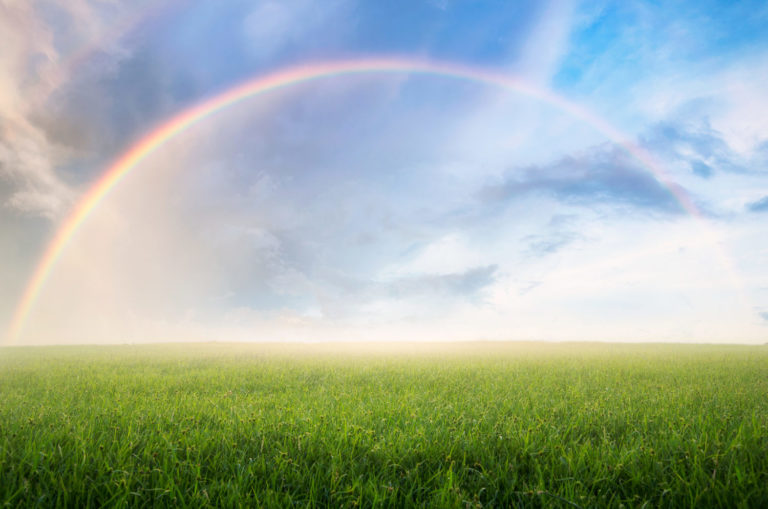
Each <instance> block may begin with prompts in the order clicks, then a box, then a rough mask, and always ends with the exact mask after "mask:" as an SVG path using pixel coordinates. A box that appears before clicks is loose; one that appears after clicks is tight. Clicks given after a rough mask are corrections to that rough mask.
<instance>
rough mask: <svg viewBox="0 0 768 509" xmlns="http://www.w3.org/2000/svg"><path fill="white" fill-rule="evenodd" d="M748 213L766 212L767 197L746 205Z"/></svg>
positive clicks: (767, 210)
mask: <svg viewBox="0 0 768 509" xmlns="http://www.w3.org/2000/svg"><path fill="white" fill-rule="evenodd" d="M747 210H749V211H750V212H768V196H763V197H762V198H760V199H759V200H757V201H755V202H752V203H750V204H749V205H747Z"/></svg>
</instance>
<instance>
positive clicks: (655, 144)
mask: <svg viewBox="0 0 768 509" xmlns="http://www.w3.org/2000/svg"><path fill="white" fill-rule="evenodd" d="M641 144H642V145H643V146H644V147H645V148H647V149H648V150H649V151H650V152H651V153H653V154H655V155H657V156H662V157H665V158H666V159H667V160H671V161H675V162H684V163H686V164H687V165H688V166H689V168H690V170H691V172H693V174H695V175H697V176H699V177H702V178H709V177H711V176H712V175H713V174H715V173H717V172H731V173H746V172H748V171H749V168H747V167H746V166H745V164H744V162H743V161H741V158H740V156H739V155H738V154H737V153H736V152H735V151H734V150H733V149H732V148H731V147H730V146H729V145H728V143H727V141H726V140H725V138H724V137H723V135H722V133H720V132H718V131H717V130H715V129H713V128H712V127H711V125H710V123H709V120H708V119H707V117H706V116H704V117H702V118H700V119H698V120H696V121H695V122H692V121H690V120H687V119H679V118H678V119H673V120H667V121H663V122H659V123H657V124H656V125H654V126H652V127H651V128H650V129H649V130H648V131H647V132H646V133H645V134H644V135H643V136H641Z"/></svg>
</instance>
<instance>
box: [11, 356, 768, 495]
mask: <svg viewBox="0 0 768 509" xmlns="http://www.w3.org/2000/svg"><path fill="white" fill-rule="evenodd" d="M0 503H2V504H4V505H5V506H9V507H18V506H34V505H41V506H53V505H58V506H69V507H82V506H88V505H89V506H103V505H108V506H134V507H149V506H151V507H155V506H166V505H168V506H171V505H172V506H177V505H182V506H183V505H186V506H201V505H210V506H216V507H235V506H242V505H245V506H252V505H253V506H275V507H288V506H298V507H316V506H320V507H342V506H343V507H352V506H363V507H368V506H390V507H391V506H397V507H402V506H439V507H481V506H483V507H509V506H517V507H584V508H586V507H691V506H695V507H768V347H759V346H756V347H745V346H701V345H697V346H693V345H691V346H683V345H618V344H523V343H462V344H427V345H406V344H401V345H390V346H387V345H382V344H377V345H367V346H366V347H363V346H345V345H341V344H326V345H298V344H293V345H231V344H216V343H213V344H192V345H160V346H110V347H40V348H5V349H0Z"/></svg>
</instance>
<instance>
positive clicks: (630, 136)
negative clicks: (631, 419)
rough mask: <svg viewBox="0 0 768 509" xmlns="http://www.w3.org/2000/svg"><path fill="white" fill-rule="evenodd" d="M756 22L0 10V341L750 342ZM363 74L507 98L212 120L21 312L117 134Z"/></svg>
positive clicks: (400, 100)
mask: <svg viewBox="0 0 768 509" xmlns="http://www.w3.org/2000/svg"><path fill="white" fill-rule="evenodd" d="M766 25H768V4H766V3H765V2H763V1H743V2H730V1H728V2H725V1H722V2H720V1H670V2H663V3H660V2H650V1H635V0H622V1H589V2H579V1H576V0H573V1H571V0H550V1H542V0H537V1H514V2H508V1H499V0H485V1H484V0H476V1H450V0H408V1H404V0H403V1H388V2H370V1H362V0H327V1H324V2H312V1H310V0H280V1H278V0H266V1H250V0H248V1H245V0H243V1H240V0H228V1H224V2H222V1H221V0H137V1H132V2H118V1H110V0H66V1H64V0H40V1H38V0H0V247H1V248H2V249H0V267H2V268H1V269H0V341H1V342H3V343H4V344H15V345H27V344H29V345H32V344H75V343H140V342H154V341H324V340H334V341H371V340H375V341H446V340H546V341H651V342H668V341H674V342H697V343H699V342H704V343H707V342H723V343H765V342H766V341H768V263H766V260H767V259H768V235H766V232H767V231H768V228H766V225H768V123H767V121H766V118H768V88H766V86H765V84H766V83H768V32H767V31H766V30H765V29H764V27H765V26H766ZM376 58H400V59H409V60H416V61H420V62H433V63H434V62H438V63H443V64H446V65H454V66H462V67H464V68H470V69H474V70H477V72H479V73H487V74H488V73H489V74H491V75H493V76H497V77H501V78H504V79H510V80H512V79H514V80H517V82H519V83H524V84H525V87H523V88H524V89H526V90H533V91H535V92H534V93H526V92H524V90H523V91H521V90H510V89H508V88H504V87H499V86H496V85H493V84H489V83H488V82H480V81H478V80H473V79H466V77H464V78H462V77H457V76H446V75H436V74H429V73H407V72H388V73H359V74H353V75H350V74H347V75H333V76H325V77H322V78H319V79H316V80H313V81H308V82H304V83H297V84H293V85H291V86H286V87H283V88H281V89H279V90H275V91H271V92H267V93H264V94H260V95H255V96H253V97H250V98H246V99H244V100H242V101H239V102H237V103H236V104H235V105H233V106H231V107H229V108H223V109H221V110H219V111H217V112H215V114H212V115H209V116H207V117H206V118H205V119H203V120H201V121H199V122H197V123H195V124H194V125H191V126H190V127H189V128H188V129H186V130H184V131H183V132H181V133H179V134H178V135H176V136H173V137H172V138H171V139H169V140H168V141H167V142H165V143H163V144H162V145H161V146H159V147H158V148H157V149H156V150H154V151H153V152H152V153H151V154H150V155H148V156H147V157H146V158H144V159H143V160H142V161H141V162H140V163H139V164H137V165H135V167H134V168H132V169H131V171H130V172H129V173H128V174H126V176H125V177H124V178H123V179H121V180H120V182H119V183H118V184H117V185H115V186H114V188H112V189H111V190H110V191H109V192H108V193H107V194H106V195H105V196H104V198H103V199H101V200H100V201H99V202H98V204H97V206H96V207H95V208H94V209H93V210H92V211H91V212H90V213H89V214H88V215H87V217H85V219H84V220H83V221H82V222H81V224H80V225H79V227H78V228H77V230H76V232H75V233H74V234H73V235H72V236H71V237H70V238H68V241H67V243H66V245H65V247H64V249H63V250H62V251H61V253H60V254H59V255H58V257H57V258H56V261H55V264H54V265H53V266H52V268H51V270H50V273H49V274H48V276H47V277H46V278H45V280H44V282H43V284H42V286H41V287H40V289H39V292H38V293H37V295H36V296H35V298H34V299H33V300H32V301H31V305H30V306H29V309H28V313H27V312H25V313H24V314H23V317H22V320H21V321H20V320H19V307H20V302H21V300H22V296H23V295H24V293H25V290H26V289H28V288H29V285H30V280H31V278H32V277H33V274H34V273H35V270H36V268H37V267H38V266H39V264H40V261H41V259H42V257H43V255H44V253H45V250H46V247H47V246H48V245H49V244H50V242H51V241H52V239H53V238H54V237H55V235H56V232H57V231H58V230H59V229H60V227H61V226H62V225H63V224H65V222H66V219H67V218H68V217H70V215H71V214H72V211H73V210H75V208H76V207H77V205H78V203H81V200H82V199H83V197H85V196H86V195H87V193H88V191H89V189H91V188H92V186H94V184H95V183H96V182H97V181H98V179H99V177H100V176H102V175H104V174H105V172H106V171H107V170H108V169H109V168H110V166H111V165H112V164H113V163H114V161H116V160H118V159H119V158H120V156H121V155H122V154H125V153H126V152H127V151H128V150H130V149H131V148H132V147H133V146H135V144H136V143H137V142H138V141H139V140H141V139H142V138H143V137H145V136H147V135H148V134H151V133H152V132H153V131H154V130H155V129H156V128H157V127H158V126H162V125H163V124H165V123H167V122H168V121H169V120H171V119H173V118H174V117H176V116H177V115H179V114H182V113H183V112H185V111H188V110H189V108H190V107H192V106H194V105H196V104H198V103H200V102H201V101H205V100H207V99H210V98H212V97H216V96H217V95H219V94H222V93H225V92H226V91H227V90H229V89H231V88H232V87H235V86H237V85H238V84H241V83H245V82H247V81H249V80H254V79H256V78H258V77H264V76H269V75H271V74H272V73H276V72H279V71H281V70H284V69H289V68H294V67H301V66H307V65H318V64H320V65H322V64H327V63H332V62H340V61H366V60H371V59H376ZM542 97H545V98H546V97H550V98H552V97H554V98H556V99H555V100H546V99H544V100H542ZM563 105H574V108H575V109H576V110H578V111H580V112H582V113H583V114H574V108H569V107H564V106H563ZM606 126H607V127H606ZM14 317H15V318H14ZM19 321H20V322H21V327H20V328H18V330H14V331H12V329H13V324H14V323H17V322H19Z"/></svg>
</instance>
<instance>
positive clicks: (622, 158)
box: [480, 146, 684, 214]
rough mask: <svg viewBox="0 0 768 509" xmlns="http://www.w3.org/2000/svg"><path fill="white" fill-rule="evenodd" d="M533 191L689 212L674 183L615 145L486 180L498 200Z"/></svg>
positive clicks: (490, 198) (487, 193)
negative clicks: (677, 196)
mask: <svg viewBox="0 0 768 509" xmlns="http://www.w3.org/2000/svg"><path fill="white" fill-rule="evenodd" d="M530 194H545V195H551V196H553V197H555V198H557V199H559V200H561V201H563V202H566V203H569V204H575V205H580V206H586V207H594V206H595V205H605V204H611V205H619V206H625V205H628V206H631V207H633V208H636V209H641V210H648V211H652V212H660V213H664V214H681V213H683V212H684V210H683V208H682V206H681V205H680V203H679V202H678V201H677V200H676V199H675V197H674V195H673V194H672V192H671V191H670V190H669V189H667V188H666V187H664V185H662V184H661V183H660V182H659V181H658V180H656V178H655V177H654V176H653V175H652V174H651V173H650V172H648V171H647V170H644V169H642V168H639V167H638V166H637V164H636V163H635V162H633V161H631V160H630V159H629V156H627V155H626V154H624V153H623V152H622V151H621V150H620V149H618V148H616V147H612V146H611V147H607V148H606V147H599V148H596V149H593V150H591V151H588V152H586V153H584V154H580V155H575V156H569V157H564V158H562V159H560V160H558V161H555V162H553V163H550V164H547V165H537V166H529V167H527V168H523V169H517V170H512V171H510V172H509V173H508V174H507V176H506V177H505V178H504V180H503V181H502V182H501V183H497V184H491V185H487V186H485V187H484V188H483V189H482V190H481V192H480V198H481V200H483V201H486V202H489V203H492V202H499V201H509V200H513V199H516V198H519V197H523V196H526V195H530Z"/></svg>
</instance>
